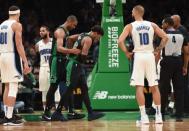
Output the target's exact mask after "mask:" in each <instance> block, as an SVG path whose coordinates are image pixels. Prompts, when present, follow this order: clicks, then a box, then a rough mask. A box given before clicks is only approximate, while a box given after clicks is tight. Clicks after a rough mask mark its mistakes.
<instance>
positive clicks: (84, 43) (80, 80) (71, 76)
mask: <svg viewBox="0 0 189 131" xmlns="http://www.w3.org/2000/svg"><path fill="white" fill-rule="evenodd" d="M103 35H104V31H103V29H102V28H101V27H100V26H98V25H96V26H94V27H92V28H91V31H90V32H89V33H82V34H80V35H79V37H78V39H77V41H76V42H75V43H74V45H73V48H76V49H80V50H81V53H80V54H71V55H69V62H68V64H67V68H66V69H67V86H68V89H67V91H66V93H65V94H64V96H63V97H62V99H68V98H69V96H70V95H71V94H72V92H73V89H74V88H75V87H77V86H80V87H81V92H82V99H83V101H84V104H85V106H86V108H87V111H88V120H89V121H92V120H95V119H98V118H101V117H103V116H104V113H100V112H94V111H93V109H92V107H91V102H90V99H89V94H88V86H87V82H86V78H85V77H86V75H85V69H84V66H83V64H84V63H85V61H86V58H87V55H88V52H89V49H90V47H91V45H92V44H93V43H95V42H97V41H99V39H100V37H101V36H103Z"/></svg>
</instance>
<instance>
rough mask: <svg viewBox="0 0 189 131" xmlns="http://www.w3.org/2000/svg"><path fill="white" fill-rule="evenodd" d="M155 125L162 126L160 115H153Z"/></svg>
mask: <svg viewBox="0 0 189 131" xmlns="http://www.w3.org/2000/svg"><path fill="white" fill-rule="evenodd" d="M155 124H163V120H162V115H161V114H156V115H155Z"/></svg>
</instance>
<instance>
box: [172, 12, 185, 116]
mask: <svg viewBox="0 0 189 131" xmlns="http://www.w3.org/2000/svg"><path fill="white" fill-rule="evenodd" d="M171 18H172V19H173V21H174V28H175V29H178V30H179V31H180V32H181V33H182V34H183V36H184V38H185V39H186V42H187V43H188V45H189V33H188V31H187V29H186V28H185V27H184V26H183V25H182V24H181V18H180V16H179V15H173V16H171ZM188 69H189V67H188ZM188 85H189V74H188V73H187V74H186V75H185V76H184V116H185V117H188V116H189V86H188Z"/></svg>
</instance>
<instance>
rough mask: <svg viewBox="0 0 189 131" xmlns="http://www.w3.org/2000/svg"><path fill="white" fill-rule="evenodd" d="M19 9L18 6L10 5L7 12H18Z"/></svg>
mask: <svg viewBox="0 0 189 131" xmlns="http://www.w3.org/2000/svg"><path fill="white" fill-rule="evenodd" d="M19 9H20V8H19V7H18V6H15V5H12V6H10V7H9V11H15V10H19Z"/></svg>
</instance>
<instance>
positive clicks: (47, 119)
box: [41, 113, 51, 121]
mask: <svg viewBox="0 0 189 131" xmlns="http://www.w3.org/2000/svg"><path fill="white" fill-rule="evenodd" d="M41 120H42V121H51V115H50V114H45V113H44V114H43V115H42V116H41Z"/></svg>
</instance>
